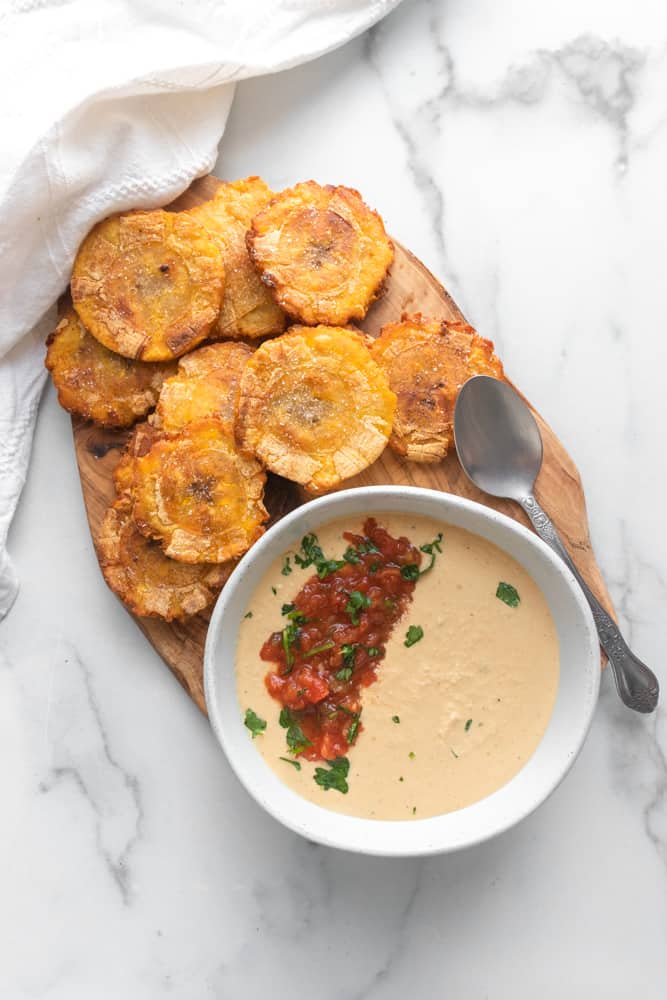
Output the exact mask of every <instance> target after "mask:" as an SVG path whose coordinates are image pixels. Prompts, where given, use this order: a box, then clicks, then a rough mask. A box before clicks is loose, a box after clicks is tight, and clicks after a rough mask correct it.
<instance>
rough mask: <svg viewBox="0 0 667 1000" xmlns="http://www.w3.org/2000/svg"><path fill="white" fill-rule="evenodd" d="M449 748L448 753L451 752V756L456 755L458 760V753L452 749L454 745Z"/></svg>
mask: <svg viewBox="0 0 667 1000" xmlns="http://www.w3.org/2000/svg"><path fill="white" fill-rule="evenodd" d="M449 750H450V753H451V755H452V757H456V759H457V760H458V759H459V755H458V754H457V752H456V750H455V749H454V747H450V748H449Z"/></svg>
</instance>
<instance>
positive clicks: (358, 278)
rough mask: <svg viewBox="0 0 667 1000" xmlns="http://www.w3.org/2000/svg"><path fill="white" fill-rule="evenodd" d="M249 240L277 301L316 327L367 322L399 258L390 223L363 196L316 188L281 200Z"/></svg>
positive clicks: (306, 186)
mask: <svg viewBox="0 0 667 1000" xmlns="http://www.w3.org/2000/svg"><path fill="white" fill-rule="evenodd" d="M246 240H247V244H248V250H249V252H250V256H251V258H252V260H253V262H254V264H255V267H257V269H258V270H259V273H260V274H261V276H262V280H263V281H264V282H265V283H266V284H267V285H268V286H269V287H270V288H271V289H272V290H273V294H274V296H275V298H276V301H277V302H278V303H279V304H280V305H281V306H282V307H283V309H285V310H286V312H288V313H289V314H290V315H291V316H294V317H295V318H296V319H299V320H300V321H301V322H302V323H308V324H310V325H315V324H317V323H324V324H331V325H332V326H340V325H343V324H345V323H347V322H349V320H351V319H363V318H364V316H365V315H366V312H367V310H368V307H369V305H370V303H371V302H372V301H373V299H374V298H376V297H377V295H378V294H379V291H380V289H381V286H382V283H383V281H384V279H385V276H386V274H387V271H388V269H389V265H390V264H391V262H392V260H393V257H394V248H393V246H392V243H391V240H390V239H389V237H388V236H387V234H386V232H385V230H384V225H383V223H382V219H381V218H380V216H379V215H378V214H377V212H373V211H371V209H370V208H368V206H367V205H365V204H364V202H363V201H362V199H361V195H360V194H359V192H358V191H354V190H353V189H352V188H346V187H332V186H331V185H327V186H325V187H321V186H320V185H319V184H316V183H315V181H305V182H304V183H302V184H297V185H296V186H295V187H293V188H288V189H287V190H286V191H283V192H282V193H281V194H279V195H277V196H276V197H275V198H274V199H273V201H272V202H271V203H270V204H269V205H268V207H267V208H265V209H264V210H263V211H262V212H260V213H259V214H258V215H256V216H255V218H254V219H253V221H252V226H251V228H250V230H249V232H248V235H247V237H246Z"/></svg>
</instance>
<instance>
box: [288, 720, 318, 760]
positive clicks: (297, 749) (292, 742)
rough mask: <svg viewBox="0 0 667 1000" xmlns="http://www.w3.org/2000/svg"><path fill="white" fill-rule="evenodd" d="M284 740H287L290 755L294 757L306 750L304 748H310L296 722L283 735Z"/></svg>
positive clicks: (308, 741)
mask: <svg viewBox="0 0 667 1000" xmlns="http://www.w3.org/2000/svg"><path fill="white" fill-rule="evenodd" d="M285 739H286V740H287V746H288V747H289V748H290V753H293V754H294V756H295V757H298V756H299V754H300V753H303V751H304V750H305V749H306V747H312V745H313V744H312V743H311V742H310V740H309V739H307V738H306V736H305V734H304V731H303V729H302V728H301V726H300V725H299V723H298V722H292V723H291V725H290V727H289V729H288V730H287V732H286V733H285Z"/></svg>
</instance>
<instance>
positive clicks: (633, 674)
mask: <svg viewBox="0 0 667 1000" xmlns="http://www.w3.org/2000/svg"><path fill="white" fill-rule="evenodd" d="M517 500H518V501H519V503H520V504H521V506H522V507H523V509H524V510H525V512H526V514H527V515H528V517H529V518H530V520H531V523H532V525H533V527H534V528H535V531H536V532H537V534H538V535H539V536H540V538H541V539H542V541H544V542H546V543H547V545H548V546H550V548H552V549H553V550H554V552H557V553H558V555H559V556H560V557H561V559H562V560H563V561H564V562H565V563H566V564H567V566H568V567H569V569H570V570H571V571H572V574H573V576H574V577H575V579H576V580H577V583H578V584H579V586H580V587H581V589H582V590H583V592H584V596H585V597H586V600H587V601H588V603H589V604H590V608H591V611H592V612H593V620H594V622H595V625H596V627H597V630H598V636H599V637H600V645H601V646H602V648H603V649H604V651H605V653H606V654H607V656H608V658H609V665H610V667H611V669H612V673H613V675H614V680H615V681H616V688H617V690H618V694H619V696H620V699H621V701H622V702H623V703H624V704H625V705H627V706H628V708H633V709H634V710H635V712H652V711H653V710H654V709H655V707H656V705H657V704H658V694H659V692H660V687H659V684H658V679H657V677H656V676H655V674H654V673H653V671H652V670H649V668H648V667H647V666H646V664H645V663H642V661H641V660H640V659H639V657H637V656H635V654H634V653H633V652H632V650H631V649H630V648H629V647H628V645H627V643H626V641H625V639H624V638H623V636H622V635H621V633H620V632H619V630H618V627H617V625H616V622H615V621H614V620H613V619H612V618H611V617H610V616H609V615H608V614H607V612H606V611H605V610H604V608H603V607H602V605H601V604H600V602H599V601H598V599H597V598H596V597H595V595H594V594H593V593H592V592H591V590H590V589H589V587H588V585H587V584H586V582H585V581H584V579H583V578H582V576H581V574H580V573H579V570H578V569H577V567H576V566H575V565H574V563H573V562H572V560H571V559H570V556H569V554H568V552H567V549H566V548H565V546H564V545H563V543H562V541H561V539H560V536H559V534H558V532H557V531H556V529H555V528H554V526H553V524H552V522H551V519H550V518H549V517H548V515H547V514H545V512H544V511H543V510H542V508H541V507H540V505H539V503H538V502H537V500H536V499H535V497H534V496H530V495H529V496H524V497H517Z"/></svg>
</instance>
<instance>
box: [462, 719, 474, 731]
mask: <svg viewBox="0 0 667 1000" xmlns="http://www.w3.org/2000/svg"><path fill="white" fill-rule="evenodd" d="M471 726H472V719H468V721H467V722H466V724H465V726H464V727H463V728H464V729H465V731H466V733H467V732H468V730H469V729H470V727H471Z"/></svg>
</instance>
